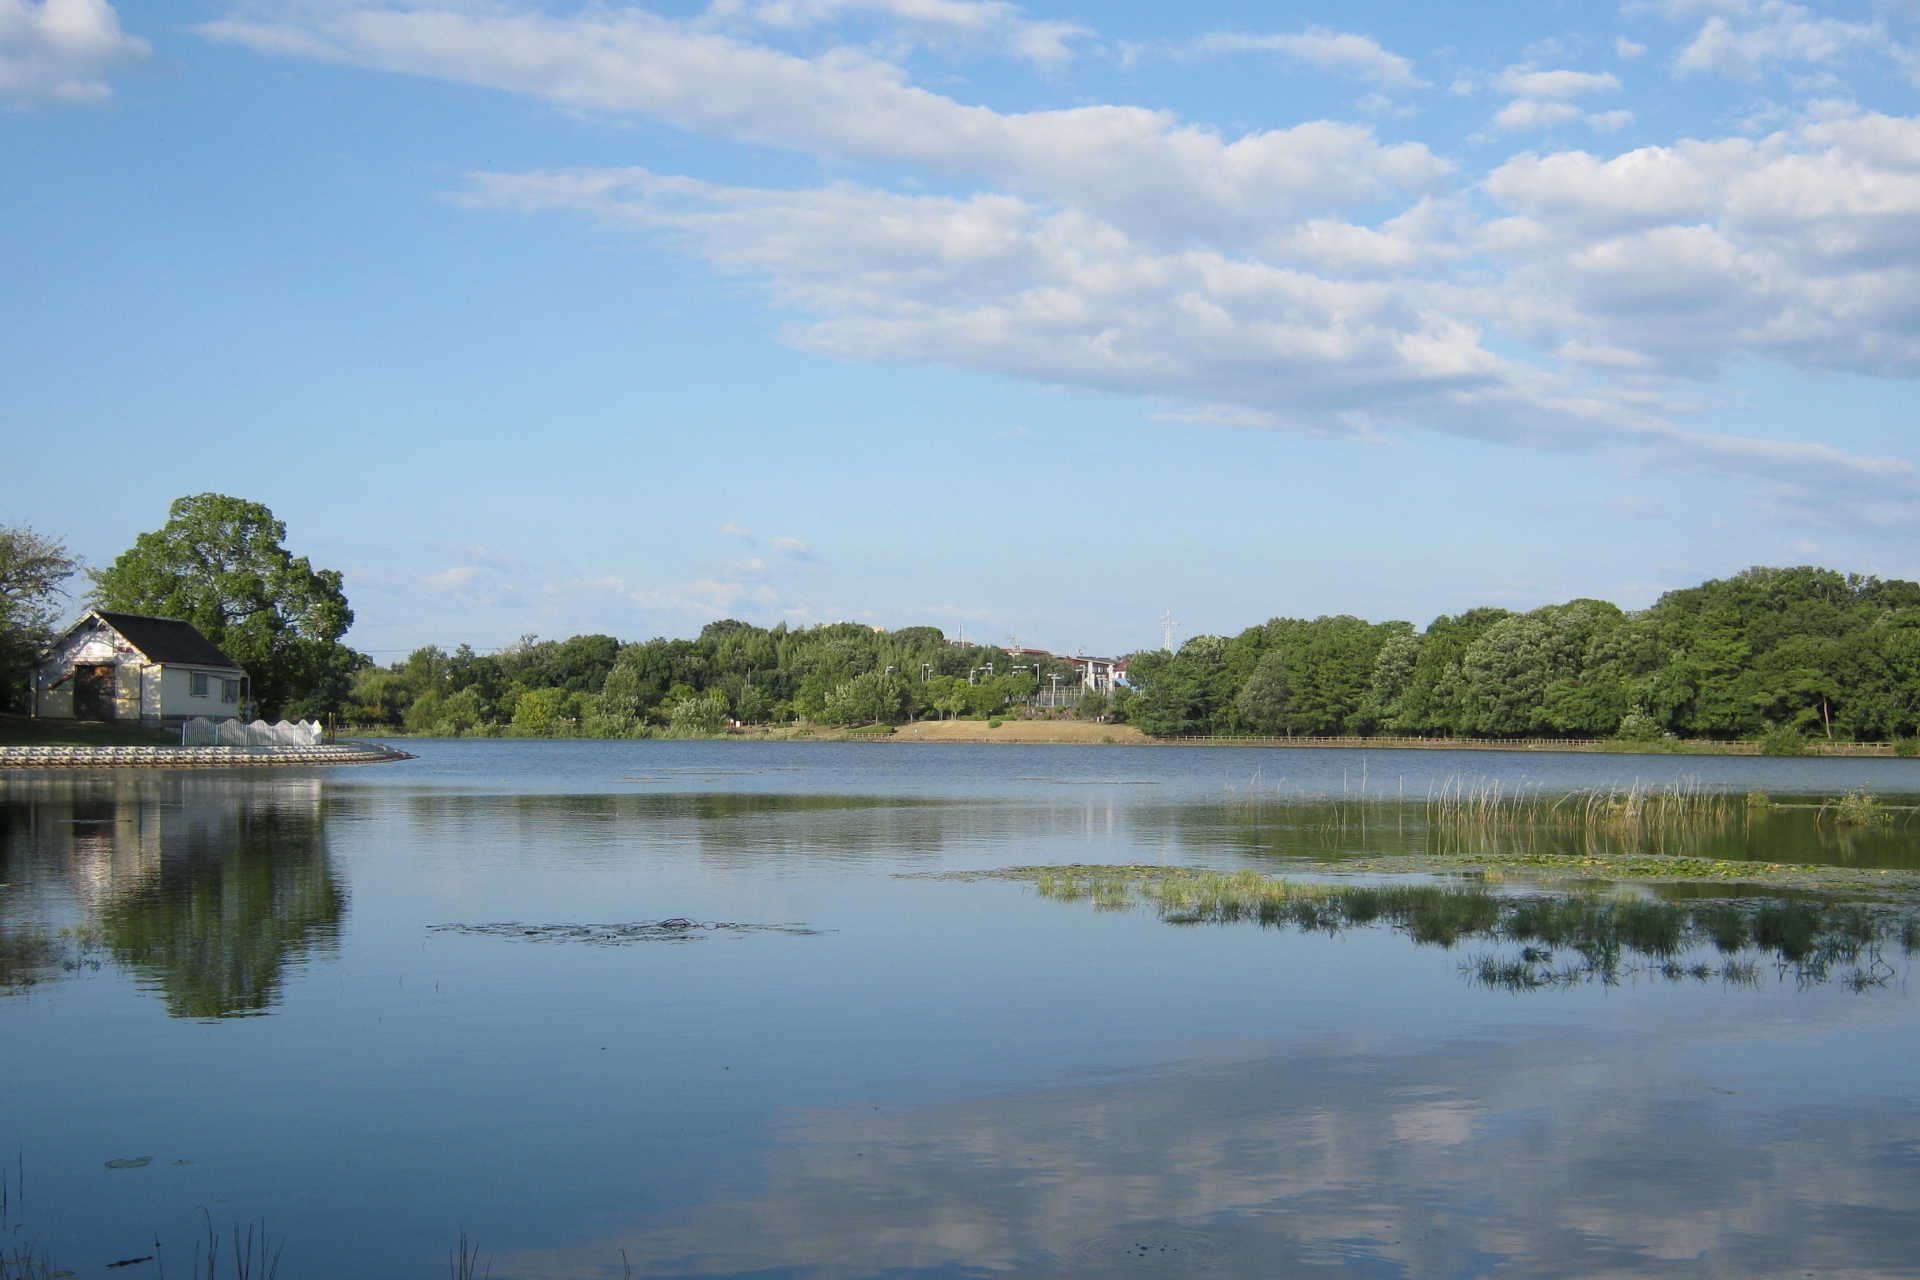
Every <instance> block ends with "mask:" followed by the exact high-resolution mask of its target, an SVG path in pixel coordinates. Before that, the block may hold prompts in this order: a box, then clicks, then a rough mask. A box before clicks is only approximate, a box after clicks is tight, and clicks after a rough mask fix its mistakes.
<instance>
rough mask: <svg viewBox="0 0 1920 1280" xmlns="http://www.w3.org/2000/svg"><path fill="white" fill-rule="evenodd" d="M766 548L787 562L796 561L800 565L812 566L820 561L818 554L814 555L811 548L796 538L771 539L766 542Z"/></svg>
mask: <svg viewBox="0 0 1920 1280" xmlns="http://www.w3.org/2000/svg"><path fill="white" fill-rule="evenodd" d="M767 546H769V547H770V548H772V549H773V553H774V554H775V555H778V556H783V557H785V558H786V559H788V560H794V561H798V562H800V563H802V564H814V563H817V562H818V561H819V559H820V556H819V554H818V553H816V552H815V551H814V549H813V548H812V547H810V546H808V545H807V544H806V543H804V542H802V541H800V539H798V538H788V537H781V538H771V539H769V540H768V542H767Z"/></svg>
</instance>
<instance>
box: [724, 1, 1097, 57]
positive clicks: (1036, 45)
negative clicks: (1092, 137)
mask: <svg viewBox="0 0 1920 1280" xmlns="http://www.w3.org/2000/svg"><path fill="white" fill-rule="evenodd" d="M707 16H708V18H709V19H711V20H715V21H718V22H721V23H730V24H735V25H738V26H742V27H753V26H759V27H766V28H771V29H774V30H780V31H802V30H808V29H812V28H815V27H821V26H827V25H831V24H836V23H841V22H844V21H846V20H847V19H849V18H861V17H866V18H874V19H879V20H882V21H885V22H887V23H888V24H890V25H891V26H893V27H894V28H895V29H896V30H899V31H902V32H907V33H911V34H913V35H915V36H918V37H919V38H920V39H921V41H922V42H924V43H927V44H931V45H935V46H950V47H990V48H995V49H998V50H999V51H1001V52H1004V53H1009V54H1012V55H1013V56H1015V57H1018V58H1024V59H1026V60H1028V61H1030V62H1033V63H1036V64H1038V65H1041V66H1049V67H1050V66H1057V65H1059V64H1061V63H1065V62H1070V61H1072V59H1073V56H1074V51H1073V46H1072V45H1071V44H1070V43H1069V42H1070V41H1073V40H1079V39H1085V38H1088V37H1091V36H1092V35H1093V34H1094V32H1093V30H1092V29H1091V28H1089V27H1083V26H1079V25H1077V24H1074V23H1069V22H1035V21H1032V20H1030V19H1028V18H1026V17H1025V16H1024V15H1023V14H1022V13H1021V10H1020V8H1019V7H1018V6H1017V5H1012V4H1006V3H1001V2H1000V0H715V3H714V4H713V5H712V6H711V7H710V8H709V9H708V11H707Z"/></svg>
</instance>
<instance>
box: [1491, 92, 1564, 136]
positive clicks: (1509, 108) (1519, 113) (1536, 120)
mask: <svg viewBox="0 0 1920 1280" xmlns="http://www.w3.org/2000/svg"><path fill="white" fill-rule="evenodd" d="M1579 116H1580V108H1578V107H1575V106H1570V105H1568V104H1567V103H1564V102H1543V101H1541V100H1540V99H1538V98H1521V99H1519V100H1518V101H1515V102H1509V103H1508V104H1507V105H1506V106H1504V107H1502V108H1500V110H1499V111H1498V112H1497V113H1495V115H1494V117H1493V125H1494V128H1496V129H1505V130H1507V131H1508V132H1509V133H1528V132H1532V131H1533V130H1536V129H1546V128H1550V127H1552V126H1553V125H1556V124H1559V123H1560V122H1561V121H1563V120H1575V119H1578V118H1579Z"/></svg>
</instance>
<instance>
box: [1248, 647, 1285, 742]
mask: <svg viewBox="0 0 1920 1280" xmlns="http://www.w3.org/2000/svg"><path fill="white" fill-rule="evenodd" d="M1292 706H1293V686H1292V684H1291V683H1289V682H1288V680H1287V662H1286V655H1285V654H1283V653H1281V652H1280V651H1279V650H1277V649H1275V650H1272V651H1270V652H1268V653H1267V654H1266V656H1264V657H1262V658H1261V659H1260V664H1259V665H1258V666H1256V667H1255V668H1254V669H1253V674H1252V675H1250V676H1248V677H1247V682H1246V683H1245V684H1243V685H1241V686H1240V695H1239V697H1237V698H1235V699H1234V707H1235V709H1236V710H1238V711H1239V713H1240V722H1241V723H1242V724H1244V725H1246V726H1247V728H1249V729H1252V730H1254V731H1255V732H1258V733H1268V734H1282V733H1283V734H1286V735H1287V736H1288V737H1292V736H1293V718H1292V716H1291V715H1290V714H1289V713H1290V712H1291V710H1292Z"/></svg>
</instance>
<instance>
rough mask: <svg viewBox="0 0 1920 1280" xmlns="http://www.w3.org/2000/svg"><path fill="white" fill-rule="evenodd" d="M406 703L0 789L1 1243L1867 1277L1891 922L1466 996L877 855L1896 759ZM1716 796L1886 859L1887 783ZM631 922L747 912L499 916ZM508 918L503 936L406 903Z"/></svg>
mask: <svg viewBox="0 0 1920 1280" xmlns="http://www.w3.org/2000/svg"><path fill="white" fill-rule="evenodd" d="M409 749H411V750H416V751H418V753H419V754H420V756H421V758H420V759H418V760H415V761H409V762H405V763H402V764H397V765H387V766H375V767H366V768H358V769H351V770H346V769H341V770H334V771H314V772H309V773H290V772H271V773H261V774H256V775H248V776H242V775H237V774H235V775H228V774H218V775H216V774H188V773H151V774H141V773H132V772H126V773H118V774H92V775H84V774H60V775H56V774H41V775H18V774H16V775H12V776H11V777H9V778H7V779H6V780H5V781H0V835H3V837H4V841H5V843H4V846H0V881H4V882H5V887H4V888H0V928H4V930H5V940H6V945H5V948H4V950H5V963H6V967H7V974H6V977H7V980H8V982H9V984H10V991H11V994H9V995H7V996H5V997H4V998H0V1036H4V1043H5V1044H6V1046H7V1053H6V1062H7V1076H8V1080H7V1088H6V1090H5V1101H4V1102H0V1108H4V1115H5V1119H6V1123H5V1124H4V1125H3V1126H0V1143H4V1144H5V1146H6V1147H8V1148H12V1149H13V1151H10V1152H9V1154H14V1152H17V1155H16V1158H15V1164H16V1171H14V1172H10V1173H9V1174H8V1184H7V1185H8V1196H9V1200H8V1203H9V1209H8V1213H9V1215H10V1216H9V1219H8V1225H9V1227H10V1228H11V1229H14V1234H13V1236H12V1237H11V1238H12V1240H13V1241H15V1242H21V1241H25V1240H27V1239H32V1240H35V1241H37V1242H38V1243H39V1245H40V1246H42V1247H45V1248H48V1249H50V1250H51V1251H52V1253H53V1254H54V1256H55V1258H56V1261H57V1263H58V1265H60V1266H63V1267H66V1268H68V1269H71V1270H72V1271H73V1272H74V1273H75V1274H76V1275H77V1276H95V1275H111V1276H117V1277H138V1276H141V1275H157V1274H158V1266H159V1261H158V1260H156V1261H153V1262H144V1263H137V1264H135V1265H133V1266H131V1267H127V1268H123V1269H117V1270H112V1271H106V1270H104V1268H105V1267H106V1265H107V1264H108V1263H112V1262H116V1261H120V1260H122V1259H130V1258H138V1257H143V1256H148V1255H153V1254H154V1253H155V1248H154V1242H155V1240H156V1238H157V1239H158V1240H159V1241H160V1242H161V1248H162V1251H163V1252H162V1255H161V1257H162V1258H163V1259H164V1260H165V1261H166V1262H167V1265H169V1266H171V1267H172V1268H173V1269H174V1272H175V1273H176V1274H179V1275H185V1274H187V1270H188V1264H189V1263H190V1260H191V1251H192V1238H193V1237H194V1235H195V1234H196V1233H197V1232H201V1231H203V1229H204V1224H205V1223H206V1222H208V1221H211V1222H212V1223H213V1224H214V1225H215V1226H216V1227H219V1228H221V1229H222V1230H225V1229H226V1228H228V1227H230V1226H231V1225H233V1224H235V1223H246V1222H255V1223H257V1222H258V1221H260V1220H261V1219H262V1218H264V1219H265V1220H266V1221H267V1223H268V1226H269V1228H270V1230H271V1231H272V1232H273V1234H274V1235H275V1237H276V1238H281V1237H284V1239H285V1241H286V1246H285V1253H284V1255H283V1259H282V1262H281V1268H280V1273H279V1274H280V1275H281V1276H282V1277H286V1278H287V1280H305V1278H308V1277H338V1276H347V1275H353V1276H389V1275H390V1276H397V1277H407V1276H422V1277H424V1276H436V1275H441V1274H444V1273H445V1268H446V1266H447V1250H448V1248H449V1247H450V1246H451V1245H452V1244H453V1242H454V1241H455V1240H456V1239H457V1237H458V1235H459V1233H460V1232H461V1230H462V1229H464V1230H465V1231H466V1232H467V1233H468V1235H469V1236H472V1237H477V1238H478V1240H479V1242H480V1245H481V1248H482V1251H483V1253H484V1254H486V1255H489V1256H490V1257H491V1260H492V1274H493V1275H495V1276H502V1277H517V1276H542V1277H572V1276H619V1275H621V1254H622V1251H623V1250H624V1251H625V1255H626V1258H627V1260H628V1261H629V1262H630V1263H631V1265H632V1268H633V1272H634V1274H636V1275H643V1276H676V1275H689V1276H694V1275H697V1276H727V1275H753V1276H757V1277H784V1276H809V1277H811V1276H820V1277H868V1276H876V1277H877V1276H887V1277H912V1276H922V1275H926V1276H933V1275H938V1276H943V1277H944V1276H951V1277H962V1276H975V1275H993V1274H999V1273H1022V1274H1033V1275H1044V1276H1107V1275H1169V1274H1196V1275H1219V1276H1239V1275H1263V1276H1265V1275H1278V1276H1288V1275H1310V1274H1322V1273H1328V1272H1333V1271H1343V1272H1353V1273H1358V1274H1361V1275H1381V1276H1423V1277H1424V1276H1436V1277H1438V1276H1446V1277H1453V1276H1474V1275H1483V1274H1495V1273H1499V1274H1517V1275H1554V1276H1560V1275H1565V1276H1589V1275H1596V1274H1651V1275H1674V1276H1749V1275H1754V1276H1758V1275H1780V1276H1789V1275H1790V1276H1796V1277H1798V1276H1806V1275H1830V1274H1836V1273H1846V1274H1852V1275H1910V1274H1915V1273H1916V1272H1920V1249H1916V1247H1915V1246H1916V1243H1917V1242H1920V1079H1917V1077H1916V1065H1915V1064H1916V1062H1917V1061H1920V1016H1916V1013H1917V1011H1916V1006H1915V994H1914V992H1912V991H1911V990H1910V979H1911V977H1912V974H1911V962H1910V960H1909V958H1908V957H1907V955H1906V954H1905V952H1904V951H1903V950H1902V949H1900V948H1898V947H1890V948H1886V949H1883V950H1882V951H1881V952H1880V953H1879V956H1878V961H1877V963H1878V966H1879V968H1877V969H1875V970H1874V973H1873V975H1872V976H1873V977H1874V979H1875V980H1874V981H1873V982H1870V983H1849V982H1847V981H1843V980H1840V979H1841V977H1842V975H1841V974H1840V973H1839V972H1838V971H1836V972H1835V973H1834V974H1832V975H1820V976H1818V977H1817V978H1810V977H1809V976H1808V974H1807V972H1806V971H1805V970H1804V969H1793V968H1791V967H1788V966H1785V965H1782V964H1778V963H1772V962H1767V963H1763V964H1761V965H1760V967H1759V978H1758V980H1757V981H1752V982H1728V981H1724V980H1721V979H1719V978H1717V977H1716V978H1712V979H1705V980H1696V979H1682V980H1674V979H1670V978H1666V977H1662V976H1661V975H1660V974H1659V973H1657V972H1655V971H1653V970H1651V969H1647V968H1644V967H1632V966H1630V967H1629V968H1628V969H1627V970H1626V971H1625V972H1624V975H1623V976H1622V978H1621V980H1620V981H1619V982H1618V983H1616V984H1613V985H1608V984H1605V983H1584V984H1576V985H1571V986H1567V987H1555V988H1550V989H1544V990H1537V991H1528V992H1521V993H1515V992H1508V991H1500V990H1492V989H1489V988H1487V987H1486V986H1484V985H1479V984H1476V983H1474V982H1473V981H1470V980H1469V977H1468V975H1467V973H1466V971H1465V970H1464V969H1463V962H1464V961H1467V960H1470V959H1471V958H1472V954H1473V953H1475V952H1478V951H1484V950H1486V947H1484V946H1480V945H1478V944H1471V945H1470V944H1462V945H1460V946H1456V947H1454V948H1452V949H1447V948H1443V947H1439V946H1426V945H1416V944H1415V943H1414V942H1413V941H1412V940H1411V939H1410V938H1409V937H1408V936H1407V935H1406V934H1405V933H1404V932H1397V931H1395V930H1392V929H1388V928H1355V929H1348V930H1345V931H1342V932H1339V933H1336V934H1332V935H1329V934H1321V933H1314V934H1302V933H1299V932H1295V931H1288V930H1276V929H1261V928H1257V927H1253V926H1231V927H1198V928H1182V927H1176V926H1172V925H1169V924H1166V923H1163V922H1162V921H1161V920H1159V919H1158V918H1156V917H1155V916H1154V915H1153V914H1151V913H1146V912H1137V911H1136V912H1112V911H1097V910H1094V909H1092V908H1091V907H1089V906H1088V905H1087V904H1084V903H1063V902H1054V901H1048V900H1046V899H1043V898H1041V897H1039V896H1037V895H1036V894H1035V893H1034V892H1033V891H1032V890H1031V889H1030V888H1029V887H1027V886H1024V885H1022V884H1018V883H1011V882H1005V881H985V882H966V881H955V880H943V879H934V878H926V877H925V876H922V875H918V874H916V873H926V872H942V871H960V870H975V869H981V868H990V867H998V866H1005V865H1009V864H1032V863H1047V862H1097V863H1109V862H1124V861H1145V862H1167V863H1186V864H1193V865H1204V866H1212V867H1246V866H1253V867H1262V868H1265V869H1270V870H1290V869H1296V868H1297V866H1298V863H1297V861H1296V860H1297V859H1313V860H1316V861H1321V862H1329V863H1336V864H1337V863H1338V861H1339V860H1340V859H1342V858H1344V857H1348V856H1353V855H1362V854H1368V853H1378V852H1395V851H1414V850H1417V849H1418V847H1419V842H1420V840H1421V838H1422V837H1421V833H1420V831H1419V829H1418V828H1419V823H1418V818H1417V814H1418V810H1419V806H1418V805H1414V806H1411V807H1410V808H1409V810H1408V811H1407V812H1408V813H1409V814H1411V815H1413V816H1412V817H1409V818H1406V819H1404V820H1394V821H1382V822H1379V823H1375V824H1373V825H1370V826H1368V827H1366V828H1365V829H1360V828H1357V827H1354V826H1352V825H1350V824H1349V825H1347V826H1343V827H1339V828H1334V827H1330V826H1329V825H1328V824H1327V823H1325V822H1322V821H1319V820H1317V819H1316V818H1315V817H1314V814H1313V812H1312V809H1311V806H1306V807H1298V808H1296V809H1295V810H1287V809H1285V808H1284V807H1274V806H1267V805H1258V804H1255V805H1249V804H1247V803H1246V799H1247V797H1249V796H1255V797H1269V798H1270V797H1272V796H1274V795H1275V794H1299V793H1307V794H1313V795H1321V796H1329V797H1338V796H1341V795H1346V796H1353V795H1355V794H1357V793H1360V792H1362V791H1363V790H1364V792H1365V794H1367V795H1368V796H1375V795H1380V794H1388V795H1392V796H1396V797H1397V796H1398V795H1400V794H1402V793H1404V794H1405V795H1406V796H1408V797H1409V798H1423V797H1424V796H1425V795H1426V794H1427V793H1428V792H1429V791H1430V790H1432V789H1434V788H1436V787H1438V786H1441V785H1444V784H1446V783H1447V782H1448V781H1449V780H1450V779H1451V780H1465V781H1467V782H1469V783H1478V782H1480V781H1482V780H1487V779H1497V780H1499V781H1500V782H1501V783H1502V785H1504V786H1505V787H1506V788H1508V789H1509V790H1514V789H1525V788H1530V787H1537V788H1540V789H1543V790H1546V791H1556V790H1566V789H1570V788H1576V787H1591V786H1610V785H1621V786H1626V785H1631V784H1633V783H1635V782H1640V783H1661V784H1664V783H1669V782H1672V781H1674V780H1677V779H1686V780H1697V781H1698V782H1699V783H1700V784H1701V785H1702V786H1705V787H1708V788H1720V787H1725V788H1729V789H1732V790H1735V791H1740V792H1744V791H1748V790H1753V789H1764V790H1767V791H1768V792H1770V793H1771V794H1772V795H1774V796H1775V797H1777V798H1778V797H1793V796H1816V795H1832V794H1836V793H1838V792H1839V791H1841V790H1843V789H1845V788H1849V787H1854V786H1858V785H1860V784H1862V783H1866V784H1869V785H1871V786H1872V787H1874V788H1875V790H1876V791H1878V792H1880V793H1881V794H1883V795H1887V796H1890V797H1899V796H1903V795H1904V796H1913V795H1916V794H1920V761H1903V760H1845V761H1841V760H1764V759H1745V758H1695V759H1687V758H1673V757H1622V756H1587V755H1559V756H1534V755H1528V756H1507V755H1488V754H1477V753H1437V752H1401V753H1396V752H1373V753H1367V755H1366V756H1365V757H1362V756H1361V755H1359V754H1357V753H1354V752H1311V751H1258V750H1172V749H1132V748H1118V747H1105V748H1085V749H1080V748H1019V747H983V748H967V747H953V746H944V747H926V748H920V749H915V748H912V747H904V746H899V745H893V744H874V745H845V746H841V745H792V746H785V745H774V744H726V743H712V744H704V743H701V744H696V743H654V742H646V743H559V742H445V743H438V742H424V743H415V744H409ZM1385 811H1386V810H1383V812H1385ZM1717 839H1719V840H1720V844H1719V846H1717V847H1716V848H1715V849H1714V850H1712V852H1714V853H1715V854H1716V856H1730V857H1754V858H1760V859H1765V860H1776V861H1796V862H1798V861H1823V862H1832V863H1837V864H1847V865H1862V866H1869V867H1906V868H1915V867H1920V828H1916V829H1914V830H1912V831H1910V830H1909V828H1908V825H1907V823H1906V815H1905V814H1904V813H1903V814H1902V815H1901V821H1900V822H1899V823H1898V824H1897V825H1896V826H1894V827H1893V828H1890V829H1887V830H1884V831H1879V832H1864V833H1862V832H1854V833H1845V832H1836V831H1835V830H1834V829H1833V828H1832V827H1831V826H1830V825H1827V826H1821V825H1819V824H1817V823H1815V822H1814V821H1813V818H1812V815H1811V811H1808V810H1793V811H1788V812H1786V813H1784V814H1781V815H1779V816H1778V817H1777V818H1775V819H1773V820H1771V821H1770V822H1769V823H1766V824H1760V825H1758V826H1756V827H1752V828H1749V829H1746V830H1744V831H1743V832H1742V833H1740V834H1739V835H1738V836H1737V837H1736V836H1724V837H1717ZM1320 874H1324V872H1322V873H1320ZM1512 888H1513V889H1514V890H1516V891H1518V890H1524V888H1525V886H1512ZM672 918H687V919H691V920H695V921H701V922H717V923H723V924H735V925H741V926H785V927H784V928H734V929H702V930H699V931H695V932H692V933H677V934H676V933H675V932H674V931H672V930H669V931H668V933H669V935H670V936H669V938H668V939H659V938H652V937H649V936H648V935H647V934H646V933H645V932H644V931H636V930H633V929H628V930H626V931H625V932H622V931H619V930H601V931H599V932H597V933H590V934H589V935H588V936H586V937H585V938H580V937H574V938H572V940H568V938H569V935H568V934H567V933H566V932H565V931H563V930H557V929H548V928H546V927H547V926H577V925H600V926H622V925H626V926H632V925H637V924H643V923H646V922H657V921H661V920H667V919H672ZM507 922H513V923H516V924H518V925H520V926H522V927H523V928H524V929H532V930H535V932H533V933H531V934H528V933H514V932H511V931H498V930H496V931H492V932H475V931H472V930H471V929H469V930H464V931H463V930H460V929H446V928H441V927H439V926H446V925H463V926H475V925H488V924H502V923H507ZM62 930H65V931H67V932H66V933H65V934H64V935H63V934H62V933H61V931H62ZM674 936H678V937H680V938H682V939H688V940H679V941H675V940H671V938H672V937H674ZM142 1158H145V1159H146V1160H147V1163H145V1164H139V1165H135V1166H134V1167H117V1168H109V1167H107V1166H108V1162H128V1161H139V1160H140V1159H142ZM22 1168H23V1169H24V1173H25V1188H24V1193H25V1194H24V1201H22V1199H21V1188H20V1186H19V1182H18V1179H19V1174H18V1169H22ZM203 1210H204V1213H203V1212H202V1211H203ZM223 1274H224V1271H223Z"/></svg>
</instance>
